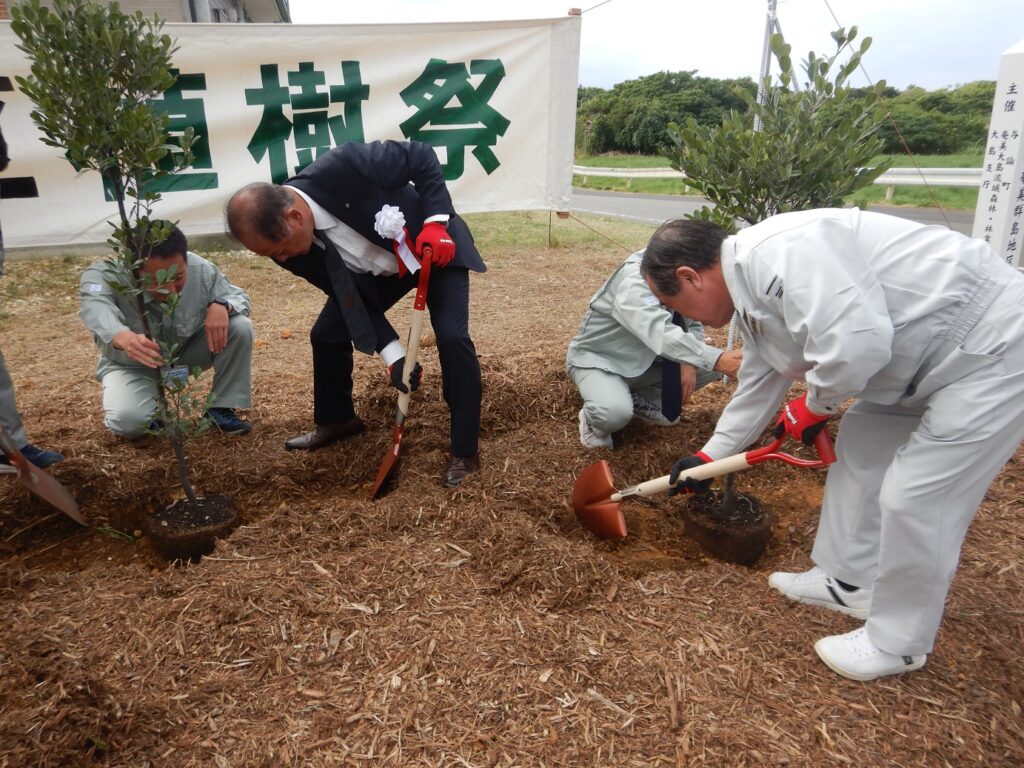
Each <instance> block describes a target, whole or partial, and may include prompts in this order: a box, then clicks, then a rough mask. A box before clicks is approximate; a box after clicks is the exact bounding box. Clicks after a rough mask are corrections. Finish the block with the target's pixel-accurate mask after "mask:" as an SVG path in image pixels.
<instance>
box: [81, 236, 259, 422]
mask: <svg viewBox="0 0 1024 768" xmlns="http://www.w3.org/2000/svg"><path fill="white" fill-rule="evenodd" d="M142 271H143V273H144V277H145V279H146V280H147V290H146V291H145V294H144V299H143V303H144V310H143V311H144V312H145V313H146V316H147V318H148V320H149V327H150V330H151V331H152V333H153V335H154V336H156V337H157V338H159V339H161V340H163V341H165V342H167V343H175V342H177V343H180V344H181V345H182V349H181V355H180V358H179V360H178V363H177V365H178V366H179V367H187V368H192V367H193V366H199V367H200V368H203V369H204V370H205V369H207V368H210V367H211V366H212V367H213V372H214V373H213V394H214V397H213V401H212V403H211V405H210V407H209V409H208V411H207V415H208V416H209V417H210V419H211V420H212V421H213V423H214V424H215V425H216V426H217V428H218V429H219V430H220V431H221V432H223V433H224V434H228V435H244V434H246V433H248V432H250V431H252V424H251V423H250V422H249V421H246V420H244V419H241V418H239V416H238V414H237V413H236V412H235V409H236V408H250V407H251V406H252V347H253V328H252V321H251V320H250V319H249V311H250V305H249V297H248V295H246V293H245V291H243V290H242V289H241V288H238V287H236V286H234V285H232V284H231V283H229V282H228V280H227V278H226V277H225V276H224V274H223V273H222V272H221V271H220V269H218V268H217V266H216V265H215V264H213V263H211V262H209V261H207V260H206V259H204V258H202V257H200V256H197V255H196V254H194V253H192V252H190V251H189V250H188V241H187V240H186V238H185V235H184V234H183V233H182V232H181V230H180V229H178V228H177V227H173V228H172V229H171V232H170V234H169V236H168V237H167V238H166V239H165V240H164V241H163V242H161V243H158V244H156V245H154V246H153V247H152V249H151V251H150V253H149V255H148V256H147V258H146V260H145V263H144V264H143V267H142ZM161 272H164V273H165V274H168V275H170V278H169V281H168V282H166V283H164V284H159V283H158V282H157V280H158V277H161V278H162V277H163V276H162V275H160V274H159V273H161ZM124 279H126V278H124ZM122 281H123V279H122ZM79 290H80V294H81V300H82V305H81V309H80V310H79V313H78V314H79V317H81V318H82V321H83V322H84V323H85V325H86V327H87V328H88V329H89V330H90V331H91V332H92V335H93V339H94V340H95V341H96V346H97V347H99V351H100V358H99V362H98V363H97V366H96V378H97V379H98V380H99V381H100V382H101V383H102V384H103V412H104V423H105V424H106V426H107V428H108V429H109V430H110V431H111V432H113V433H114V434H116V435H121V436H122V437H127V438H129V439H136V438H139V437H143V436H144V435H146V434H147V433H148V432H149V430H150V426H151V423H152V422H153V419H154V417H155V411H156V396H157V389H156V382H157V379H156V376H155V375H154V371H155V369H156V368H157V367H159V366H160V364H161V354H160V347H159V345H158V344H157V343H156V342H155V341H153V339H151V338H148V337H146V336H145V335H144V334H143V332H142V331H143V325H142V319H141V318H140V317H139V312H138V308H137V305H136V300H135V298H134V297H131V296H127V295H125V294H123V293H119V292H116V291H115V290H114V289H113V288H112V287H111V286H110V285H109V284H108V275H107V273H106V262H105V261H98V262H96V263H94V264H91V265H90V266H88V267H86V269H85V270H84V271H83V272H82V276H81V278H80V279H79ZM171 293H177V294H178V295H179V299H178V306H177V307H176V308H175V310H174V312H173V313H170V312H166V311H165V308H164V307H163V306H162V305H163V303H164V302H166V300H167V296H168V295H169V294H171ZM179 370H180V368H179ZM171 371H172V372H173V371H174V369H171Z"/></svg>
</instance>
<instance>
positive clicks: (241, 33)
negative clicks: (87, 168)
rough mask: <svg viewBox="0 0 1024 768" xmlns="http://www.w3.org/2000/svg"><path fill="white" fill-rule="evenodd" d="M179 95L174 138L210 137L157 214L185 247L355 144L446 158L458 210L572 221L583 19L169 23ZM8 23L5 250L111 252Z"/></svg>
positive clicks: (87, 180)
mask: <svg viewBox="0 0 1024 768" xmlns="http://www.w3.org/2000/svg"><path fill="white" fill-rule="evenodd" d="M165 31H166V32H167V34H169V35H170V36H171V37H172V38H175V39H176V41H177V45H178V51H177V52H176V53H175V55H174V66H175V67H176V68H177V69H178V71H179V73H180V75H179V79H178V82H177V84H176V86H175V87H174V88H172V89H171V90H170V91H168V92H167V93H165V94H164V98H163V99H161V100H158V101H156V102H154V103H155V104H156V105H158V106H160V108H161V109H164V110H165V111H166V112H167V114H168V115H169V116H170V118H171V130H172V133H173V132H175V131H178V132H180V131H181V130H183V129H184V128H185V127H187V126H192V127H193V128H194V129H195V131H196V133H197V135H201V136H205V137H207V140H206V141H204V142H202V143H201V144H200V145H199V146H198V147H197V148H196V149H197V151H196V155H197V161H196V164H195V166H194V167H193V168H192V169H190V170H188V171H184V172H182V173H180V174H176V175H175V176H174V177H171V178H170V179H168V180H167V186H166V187H165V189H163V190H162V193H163V199H162V200H161V201H160V202H158V203H157V205H156V206H155V208H154V213H155V215H157V216H159V217H161V218H167V219H172V220H180V222H181V226H182V229H183V230H184V231H185V232H186V233H187V234H212V233H218V232H223V231H224V224H223V209H224V205H225V203H226V202H227V199H228V198H229V197H230V196H231V194H232V193H233V192H234V191H235V190H237V189H238V188H239V187H241V186H243V185H245V184H247V183H249V182H252V181H275V182H281V181H284V179H286V178H287V177H288V176H291V175H292V174H293V173H295V172H296V171H297V170H299V169H300V168H302V167H304V166H305V165H307V164H308V163H309V162H311V161H312V160H313V159H314V158H315V157H317V155H318V154H320V153H322V152H324V151H326V150H328V149H330V148H331V147H334V146H337V145H339V144H342V143H344V142H346V141H373V140H375V139H400V140H401V139H411V140H416V141H423V142H426V143H428V144H431V145H433V146H434V148H435V151H436V152H437V154H438V157H439V158H440V160H441V163H442V165H443V166H444V169H445V176H446V178H447V179H448V183H449V189H450V190H451V192H452V196H453V198H454V200H455V207H456V210H458V211H460V212H462V213H472V212H479V211H507V210H529V209H547V210H568V206H569V196H570V194H571V190H572V161H573V142H574V130H575V114H576V85H577V72H578V68H579V41H580V17H579V16H567V17H565V18H558V19H538V20H528V21H505V22H473V23H446V24H395V25H387V26H380V25H361V26H320V25H316V26H314V25H307V26H297V25H289V24H168V25H166V27H165ZM16 45H17V37H16V35H15V34H14V33H13V32H12V31H11V28H10V23H9V22H4V23H0V100H2V101H3V102H4V104H5V106H4V107H3V112H2V114H0V128H2V130H3V133H4V136H5V138H6V139H7V143H8V145H9V153H10V156H11V163H10V165H9V166H8V168H7V170H6V171H4V172H3V174H0V191H2V195H3V198H4V199H3V203H2V205H0V224H2V227H3V237H4V242H5V244H6V245H7V246H8V247H18V246H59V245H66V244H72V243H74V244H78V243H99V242H103V241H104V240H106V238H107V236H108V235H109V233H110V229H111V228H110V225H109V224H107V222H108V221H112V220H114V219H116V217H117V207H116V203H115V202H113V201H111V200H109V199H106V198H105V195H104V191H103V187H102V183H101V180H100V177H99V175H98V174H97V173H95V172H85V173H82V174H76V173H75V171H74V169H73V168H72V167H71V165H70V164H69V163H68V162H67V161H66V160H65V159H64V157H63V154H62V153H61V152H59V151H58V150H55V149H53V148H51V147H47V146H45V145H44V144H43V143H42V140H41V134H40V133H39V132H38V130H37V129H36V127H35V125H34V124H33V123H32V120H31V117H30V112H31V110H32V104H31V102H30V101H29V100H28V99H27V98H26V97H25V96H24V95H23V94H22V93H21V91H20V90H19V89H18V87H17V84H16V83H15V82H14V78H15V76H18V75H20V76H27V75H28V74H29V62H28V60H27V58H26V57H25V56H24V54H23V53H22V52H21V51H19V50H17V48H16Z"/></svg>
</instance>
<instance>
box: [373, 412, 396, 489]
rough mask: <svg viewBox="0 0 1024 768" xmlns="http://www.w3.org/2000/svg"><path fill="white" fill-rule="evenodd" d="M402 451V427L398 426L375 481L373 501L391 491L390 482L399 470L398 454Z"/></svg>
mask: <svg viewBox="0 0 1024 768" xmlns="http://www.w3.org/2000/svg"><path fill="white" fill-rule="evenodd" d="M401 449H402V427H401V426H399V425H397V424H396V425H395V426H394V427H393V428H392V432H391V447H390V448H388V452H387V453H385V454H384V459H383V460H382V461H381V463H380V469H378V470H377V479H376V480H374V481H373V491H371V493H370V498H371V499H379V498H380V497H381V496H383V495H384V494H385V493H386V492H387V491H389V490H391V485H392V483H391V482H390V481H391V480H392V478H393V477H394V475H395V471H396V470H397V469H398V453H399V451H401Z"/></svg>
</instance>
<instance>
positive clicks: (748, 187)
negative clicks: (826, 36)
mask: <svg viewBox="0 0 1024 768" xmlns="http://www.w3.org/2000/svg"><path fill="white" fill-rule="evenodd" d="M856 36H857V28H856V27H853V28H851V29H850V31H849V32H848V33H847V32H846V30H844V29H839V30H836V31H835V32H833V33H832V39H833V40H834V41H835V43H836V51H835V53H834V54H833V55H831V56H828V57H819V56H817V55H815V53H814V52H813V51H812V52H811V53H810V54H808V57H807V60H806V61H805V62H803V70H804V73H805V74H806V77H807V80H806V82H805V83H804V84H803V87H802V88H796V85H797V75H796V73H795V71H794V68H793V62H792V59H791V57H790V52H791V48H790V46H789V45H788V44H787V43H786V42H785V40H784V39H783V37H782V36H781V35H773V36H772V38H771V50H772V53H773V54H774V56H775V59H776V60H777V62H778V67H779V75H778V82H777V83H774V84H773V83H772V82H770V81H766V82H765V98H764V101H763V103H759V102H758V101H757V100H756V98H754V97H753V96H751V95H750V94H749V93H748V92H744V91H740V92H739V95H740V96H742V97H743V98H744V100H745V101H746V102H747V106H748V111H747V112H746V113H740V112H739V111H737V110H732V111H731V112H730V113H729V114H728V115H727V116H726V117H725V119H723V120H722V122H721V124H720V125H716V126H704V125H700V124H699V123H698V122H697V121H696V120H694V119H693V118H690V119H688V120H687V121H686V122H685V123H683V124H681V125H679V124H676V123H671V124H669V127H668V135H669V138H670V140H671V143H672V148H671V150H670V151H669V153H668V158H669V160H670V162H671V164H672V167H673V168H675V169H676V170H679V171H682V172H683V173H685V174H686V177H687V179H686V183H687V184H688V185H689V186H691V187H693V188H694V189H696V190H698V191H699V192H700V193H701V194H703V195H704V196H705V197H707V198H708V200H710V201H711V202H712V203H714V205H715V207H714V209H711V208H708V207H705V208H703V209H701V210H700V211H698V212H697V213H696V214H693V216H694V217H695V218H702V219H711V220H714V221H717V222H718V223H719V224H721V225H723V226H725V227H727V228H728V229H730V230H733V229H735V226H736V224H735V222H736V220H737V219H738V220H740V221H743V222H746V223H748V224H754V223H757V222H759V221H761V220H763V219H766V218H768V217H769V216H772V215H774V214H776V213H782V212H785V211H797V210H804V209H809V208H822V207H829V206H835V205H840V204H841V203H842V200H843V198H844V197H846V196H847V195H849V194H850V193H852V192H854V191H856V190H858V189H860V188H861V187H864V186H866V185H868V184H871V183H872V182H873V181H874V180H875V179H876V178H877V177H878V176H879V175H880V174H881V173H882V172H883V171H885V170H886V168H887V166H886V165H885V164H883V165H881V166H876V167H874V168H872V167H869V162H870V161H871V159H872V158H873V157H874V156H875V155H876V154H878V153H879V150H880V148H881V140H880V138H879V137H878V129H879V126H880V124H881V121H882V119H883V116H882V110H881V105H880V99H881V97H882V94H883V92H884V90H885V82H884V81H880V82H879V83H877V84H876V85H874V86H872V87H870V88H861V89H856V92H855V91H854V89H852V88H850V87H849V85H848V84H847V83H848V80H849V77H850V75H851V74H852V73H853V72H854V70H856V69H857V67H858V66H860V62H861V57H862V56H863V55H864V53H865V52H866V51H867V50H868V48H869V47H870V45H871V38H865V39H864V40H863V41H862V42H861V43H860V46H859V47H855V46H854V45H853V43H854V40H855V38H856ZM844 56H846V57H847V58H846V60H845V61H841V60H840V59H841V58H842V57H844ZM751 118H757V119H759V121H760V123H761V126H762V128H761V130H759V131H755V130H754V127H753V124H752V121H751Z"/></svg>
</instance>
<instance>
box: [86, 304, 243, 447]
mask: <svg viewBox="0 0 1024 768" xmlns="http://www.w3.org/2000/svg"><path fill="white" fill-rule="evenodd" d="M252 343H253V330H252V321H251V320H250V319H249V318H248V317H246V316H245V315H232V316H231V319H230V321H229V323H228V343H227V346H226V347H224V349H223V350H221V351H220V352H219V353H217V354H216V355H214V354H213V353H212V352H210V348H209V347H208V346H207V344H206V330H205V328H204V329H201V330H200V331H199V332H198V333H196V334H195V335H194V336H193V337H192V338H191V339H189V340H188V341H187V342H185V344H184V345H183V347H182V351H181V358H180V360H179V362H178V365H181V366H188V367H189V368H192V367H193V366H196V365H198V366H199V367H200V368H202V369H203V370H204V371H205V370H206V369H208V368H210V367H211V366H212V367H213V394H214V397H213V400H212V401H211V403H210V407H211V408H250V407H252ZM105 368H106V369H105V370H104V372H103V374H102V375H101V376H100V382H101V383H102V384H103V413H104V419H103V423H104V424H106V426H107V428H108V429H109V430H110V431H111V432H113V433H114V434H116V435H121V436H123V437H127V438H130V439H135V438H139V437H142V436H143V435H145V434H146V431H147V429H148V427H149V424H150V422H151V421H152V420H153V418H154V414H155V411H156V397H157V391H156V374H155V371H153V370H152V369H150V368H146V367H144V366H141V365H116V366H114V365H111V364H109V363H107V364H105Z"/></svg>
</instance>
